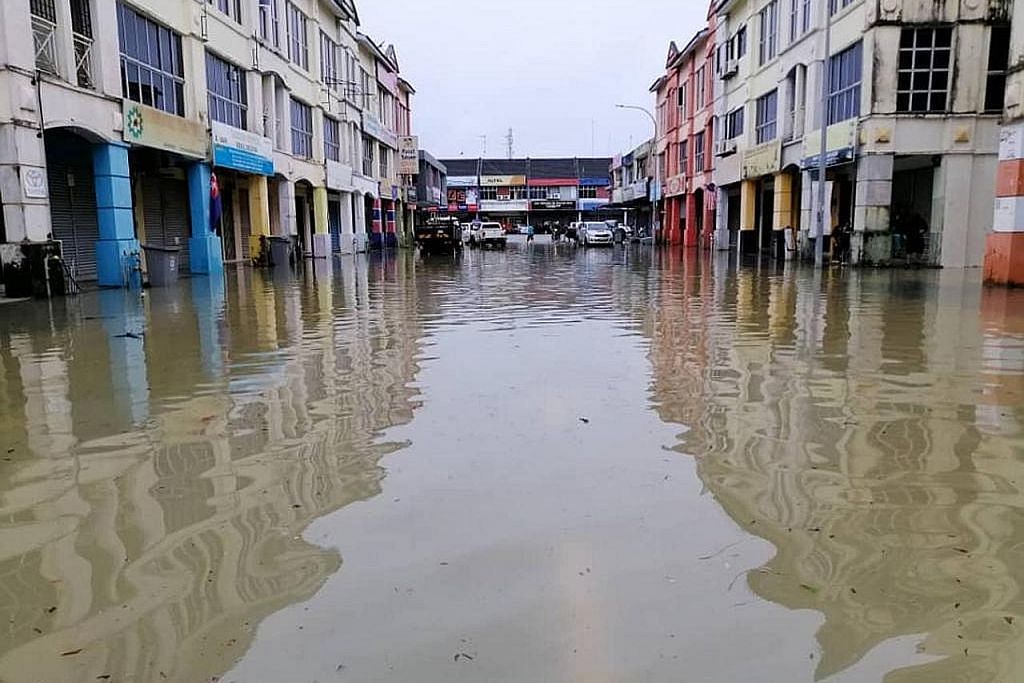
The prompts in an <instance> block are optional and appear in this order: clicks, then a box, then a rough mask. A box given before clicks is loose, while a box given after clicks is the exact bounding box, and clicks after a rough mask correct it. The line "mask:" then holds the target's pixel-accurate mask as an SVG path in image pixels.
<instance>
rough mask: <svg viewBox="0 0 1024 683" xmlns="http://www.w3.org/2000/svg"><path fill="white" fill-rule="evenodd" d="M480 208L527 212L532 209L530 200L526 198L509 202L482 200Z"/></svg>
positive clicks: (482, 209)
mask: <svg viewBox="0 0 1024 683" xmlns="http://www.w3.org/2000/svg"><path fill="white" fill-rule="evenodd" d="M480 210H481V211H489V212H491V213H526V212H527V211H529V210H530V202H529V201H528V200H526V199H516V200H513V201H509V202H496V201H491V200H485V201H482V202H480Z"/></svg>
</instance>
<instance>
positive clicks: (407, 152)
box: [398, 135, 420, 175]
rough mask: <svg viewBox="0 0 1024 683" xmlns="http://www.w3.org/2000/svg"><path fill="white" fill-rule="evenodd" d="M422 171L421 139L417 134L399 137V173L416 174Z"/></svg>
mask: <svg viewBox="0 0 1024 683" xmlns="http://www.w3.org/2000/svg"><path fill="white" fill-rule="evenodd" d="M419 172H420V139H419V137H417V136H415V135H403V136H401V137H399V138H398V174H399V175H416V174H418V173H419Z"/></svg>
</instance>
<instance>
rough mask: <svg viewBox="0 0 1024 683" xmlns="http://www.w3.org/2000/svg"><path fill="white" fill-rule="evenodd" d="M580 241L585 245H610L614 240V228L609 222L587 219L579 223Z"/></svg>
mask: <svg viewBox="0 0 1024 683" xmlns="http://www.w3.org/2000/svg"><path fill="white" fill-rule="evenodd" d="M578 227H579V232H580V242H582V243H583V246H585V247H596V246H608V247H610V246H611V245H612V244H613V243H614V241H615V238H614V235H613V234H612V229H611V228H609V227H608V224H607V223H604V222H599V221H586V222H584V223H580V224H579V226H578Z"/></svg>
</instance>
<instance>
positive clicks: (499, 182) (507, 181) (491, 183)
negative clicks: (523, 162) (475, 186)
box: [449, 175, 526, 187]
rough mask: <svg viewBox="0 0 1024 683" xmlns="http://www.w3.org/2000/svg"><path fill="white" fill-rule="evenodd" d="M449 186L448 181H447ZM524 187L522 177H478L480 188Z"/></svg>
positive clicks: (523, 177) (524, 180)
mask: <svg viewBox="0 0 1024 683" xmlns="http://www.w3.org/2000/svg"><path fill="white" fill-rule="evenodd" d="M449 184H451V183H450V181H449ZM522 185H526V176H524V175H485V176H480V187H515V186H522Z"/></svg>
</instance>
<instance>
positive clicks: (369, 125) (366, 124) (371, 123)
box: [363, 113, 398, 149]
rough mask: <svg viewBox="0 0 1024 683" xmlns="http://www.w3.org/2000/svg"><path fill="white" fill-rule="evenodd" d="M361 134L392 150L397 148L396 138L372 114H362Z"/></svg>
mask: <svg viewBox="0 0 1024 683" xmlns="http://www.w3.org/2000/svg"><path fill="white" fill-rule="evenodd" d="M363 132H364V133H366V134H367V135H369V136H370V137H372V138H376V139H377V140H380V141H381V142H383V143H384V144H385V145H387V146H388V147H391V148H392V149H396V148H397V147H398V136H397V135H395V134H394V133H392V132H391V131H389V130H388V129H386V128H385V127H384V126H383V125H382V124H381V122H380V121H378V120H377V117H376V116H374V115H373V114H367V113H364V114H363Z"/></svg>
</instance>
